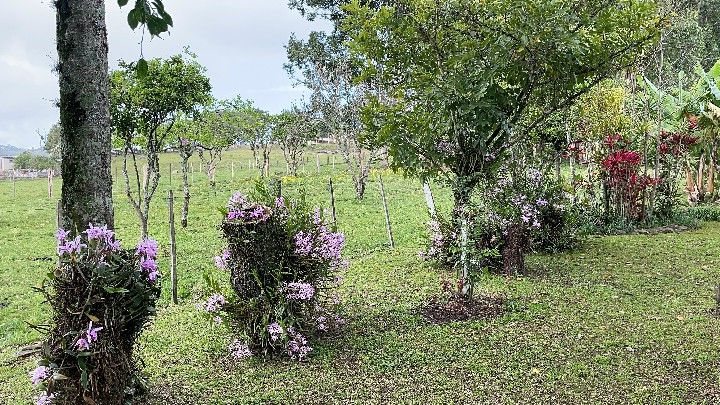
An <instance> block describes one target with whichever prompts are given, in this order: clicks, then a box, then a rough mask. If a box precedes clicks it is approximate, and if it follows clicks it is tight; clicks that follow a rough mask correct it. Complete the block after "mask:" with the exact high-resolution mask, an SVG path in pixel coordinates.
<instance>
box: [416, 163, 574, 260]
mask: <svg viewBox="0 0 720 405" xmlns="http://www.w3.org/2000/svg"><path fill="white" fill-rule="evenodd" d="M481 189H482V192H481V195H478V196H477V197H478V198H474V199H473V202H472V204H471V207H470V208H469V212H468V215H469V217H470V221H471V223H472V226H471V235H470V239H471V240H470V245H471V246H470V248H469V254H470V256H471V258H470V265H471V266H472V267H473V268H475V270H474V272H475V273H478V272H487V271H491V272H497V271H500V270H501V269H502V268H503V267H504V266H505V262H506V261H507V256H508V254H509V252H510V250H513V249H514V250H515V251H516V253H517V254H521V253H522V254H524V253H527V252H529V251H531V250H535V251H560V250H566V249H571V248H573V247H575V246H576V245H577V242H578V235H577V226H576V222H577V218H576V216H575V213H574V211H573V209H572V207H571V206H572V204H571V201H570V195H569V194H568V193H566V192H565V191H564V190H563V188H562V185H561V184H560V183H559V182H558V181H557V180H556V179H555V178H554V176H549V175H547V174H546V173H544V172H543V171H541V170H539V169H537V168H533V167H521V166H517V167H515V166H514V167H508V166H504V167H501V168H500V170H499V171H498V174H497V177H496V178H495V179H493V180H492V181H488V182H486V183H484V184H482V187H481ZM454 229H455V227H453V226H452V223H451V222H450V221H448V220H446V219H444V218H442V217H440V218H438V219H436V220H433V221H431V222H430V242H429V246H428V248H427V249H426V251H425V252H421V253H420V255H421V257H423V258H426V259H430V260H433V261H435V262H436V263H437V264H440V265H449V266H452V265H454V264H456V263H458V255H459V254H460V243H461V242H460V241H459V238H458V235H457V234H456V233H455V231H454ZM511 242H512V243H511ZM510 245H514V246H513V249H509V247H510ZM515 245H517V246H515Z"/></svg>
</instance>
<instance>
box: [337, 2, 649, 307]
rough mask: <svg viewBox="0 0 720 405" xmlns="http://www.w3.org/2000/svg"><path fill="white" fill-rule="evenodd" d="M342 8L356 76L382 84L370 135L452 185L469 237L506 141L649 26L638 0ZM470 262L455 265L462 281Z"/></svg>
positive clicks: (368, 117) (519, 136) (614, 60)
mask: <svg viewBox="0 0 720 405" xmlns="http://www.w3.org/2000/svg"><path fill="white" fill-rule="evenodd" d="M346 10H347V12H348V13H349V16H348V18H347V19H346V21H345V25H344V28H346V30H347V31H348V32H349V33H350V36H351V37H352V41H351V43H350V47H351V49H352V50H353V52H354V54H355V55H356V56H357V58H358V59H359V63H360V64H361V72H360V75H359V79H360V80H363V81H365V82H369V83H372V84H373V86H374V87H377V88H381V89H382V90H383V93H382V94H374V95H371V96H370V100H369V102H368V105H367V107H366V108H365V120H364V121H365V123H366V124H367V125H368V129H369V133H368V141H369V142H370V143H371V144H373V145H374V146H387V147H388V151H389V153H390V155H391V156H392V157H393V160H392V166H393V167H395V168H397V169H402V170H403V171H404V172H405V173H408V174H410V175H415V176H418V177H422V178H426V177H436V176H442V177H443V178H445V179H447V180H449V181H450V182H451V184H452V187H453V196H454V201H455V208H454V210H453V212H454V217H455V220H454V223H455V227H456V229H457V230H458V234H460V235H467V234H469V232H468V228H469V227H470V226H471V224H470V223H469V219H468V218H467V216H466V215H465V211H466V207H467V206H468V204H469V202H470V198H471V195H472V192H473V191H474V190H475V188H476V186H477V185H478V184H479V183H480V181H481V180H483V179H491V178H492V176H493V174H494V173H495V171H496V170H497V168H498V167H499V165H500V163H502V162H504V161H505V160H506V156H505V155H506V152H507V151H508V150H509V148H510V147H511V146H512V145H513V144H516V143H518V142H521V141H522V140H523V139H524V135H525V134H528V133H530V132H532V131H534V130H536V129H537V128H538V127H539V126H541V125H543V123H544V122H545V120H546V119H547V118H548V117H550V116H551V115H552V114H553V113H555V112H557V111H562V110H564V109H566V108H567V107H568V106H570V105H572V104H573V103H574V102H575V101H576V100H577V98H578V97H580V96H581V95H583V94H584V93H586V92H587V91H589V90H590V89H591V88H593V87H594V86H595V85H596V84H597V83H599V82H600V81H602V80H603V79H604V78H607V77H609V76H611V75H614V74H615V73H616V72H618V71H620V70H623V69H626V68H628V67H630V66H632V65H633V64H635V62H636V59H637V55H638V54H641V53H642V52H643V50H645V49H647V48H648V46H649V45H651V44H652V43H653V41H654V40H655V39H656V37H657V33H658V29H657V26H658V21H659V19H658V17H657V16H656V9H655V4H654V2H652V1H646V0H630V1H623V2H613V5H612V6H611V7H608V6H607V4H605V3H598V2H576V1H571V0H562V1H556V0H531V1H527V0H489V1H483V2H476V1H472V0H460V1H452V2H450V1H438V2H426V1H422V0H404V1H400V2H397V3H396V5H395V6H394V7H389V6H383V7H381V8H379V9H377V8H375V7H373V6H372V5H370V6H368V5H362V4H361V2H359V1H357V0H356V1H353V2H352V4H351V5H349V6H347V7H346ZM463 245H467V244H466V243H463ZM463 251H464V249H463ZM461 257H465V258H467V255H466V254H463V255H461ZM468 266H469V264H468V262H467V261H463V262H462V263H461V266H459V267H460V269H461V275H460V278H461V279H462V281H463V285H468V284H469V283H470V282H471V281H472V280H471V278H470V274H469V270H468ZM469 291H470V288H468V289H467V290H466V291H463V293H467V292H469Z"/></svg>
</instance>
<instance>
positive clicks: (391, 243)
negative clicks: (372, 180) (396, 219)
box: [378, 175, 395, 249]
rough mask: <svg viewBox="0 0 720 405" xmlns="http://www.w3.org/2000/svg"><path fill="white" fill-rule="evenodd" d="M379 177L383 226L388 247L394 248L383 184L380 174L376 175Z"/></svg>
mask: <svg viewBox="0 0 720 405" xmlns="http://www.w3.org/2000/svg"><path fill="white" fill-rule="evenodd" d="M378 177H379V179H380V195H381V196H382V203H383V209H384V210H385V228H386V229H387V234H388V240H390V247H391V248H393V249H394V248H395V239H394V238H393V233H392V226H391V225H390V212H389V211H388V205H387V198H385V185H384V184H383V180H382V175H379V176H378Z"/></svg>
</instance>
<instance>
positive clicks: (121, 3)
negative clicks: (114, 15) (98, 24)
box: [118, 0, 128, 7]
mask: <svg viewBox="0 0 720 405" xmlns="http://www.w3.org/2000/svg"><path fill="white" fill-rule="evenodd" d="M127 4H128V0H118V5H119V6H120V7H123V6H125V5H127Z"/></svg>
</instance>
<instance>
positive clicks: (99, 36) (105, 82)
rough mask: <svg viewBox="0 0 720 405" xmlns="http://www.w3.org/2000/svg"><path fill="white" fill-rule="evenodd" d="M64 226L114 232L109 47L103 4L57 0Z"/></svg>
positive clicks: (89, 0) (95, 0)
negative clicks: (95, 227) (103, 228)
mask: <svg viewBox="0 0 720 405" xmlns="http://www.w3.org/2000/svg"><path fill="white" fill-rule="evenodd" d="M55 7H56V17H57V51H58V61H59V62H58V73H59V77H60V126H61V143H62V147H61V150H62V176H63V185H62V203H61V204H62V213H63V214H62V225H63V227H64V228H65V229H67V230H70V231H71V232H73V233H79V232H82V231H83V230H84V229H86V228H87V226H88V224H90V223H93V224H96V225H107V226H108V227H109V228H113V227H114V218H113V205H112V176H111V171H110V163H111V150H110V148H111V133H110V113H109V79H108V59H107V52H108V45H107V32H106V27H105V2H104V1H103V0H57V1H56V2H55Z"/></svg>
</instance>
